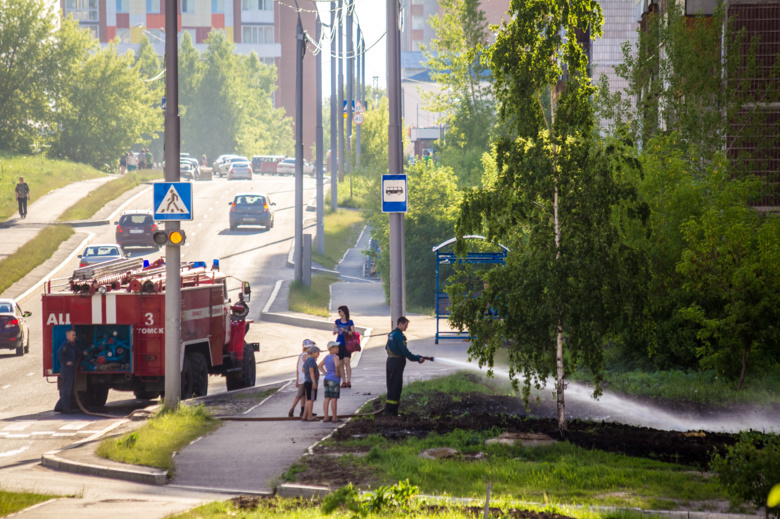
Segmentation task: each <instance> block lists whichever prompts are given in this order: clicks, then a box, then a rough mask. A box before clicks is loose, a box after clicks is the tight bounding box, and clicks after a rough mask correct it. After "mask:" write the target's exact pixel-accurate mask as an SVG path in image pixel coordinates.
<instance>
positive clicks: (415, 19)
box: [412, 14, 425, 30]
mask: <svg viewBox="0 0 780 519" xmlns="http://www.w3.org/2000/svg"><path fill="white" fill-rule="evenodd" d="M412 29H415V30H419V29H425V16H423V15H421V14H415V15H412Z"/></svg>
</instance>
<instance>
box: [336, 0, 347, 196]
mask: <svg viewBox="0 0 780 519" xmlns="http://www.w3.org/2000/svg"><path fill="white" fill-rule="evenodd" d="M343 13H344V0H339V15H342V14H343ZM340 18H341V19H340V20H339V22H338V24H339V30H338V38H339V45H338V48H339V51H338V64H339V106H338V109H339V112H338V116H339V182H343V181H344V162H346V161H345V160H344V112H343V110H342V107H343V106H344V73H343V70H344V63H343V61H344V29H343V24H342V23H341V22H342V19H343V16H340Z"/></svg>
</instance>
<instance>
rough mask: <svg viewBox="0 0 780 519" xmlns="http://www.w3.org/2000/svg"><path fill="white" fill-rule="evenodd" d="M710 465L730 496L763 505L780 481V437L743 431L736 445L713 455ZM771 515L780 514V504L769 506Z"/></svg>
mask: <svg viewBox="0 0 780 519" xmlns="http://www.w3.org/2000/svg"><path fill="white" fill-rule="evenodd" d="M711 468H712V470H714V471H715V472H717V473H718V482H719V484H720V485H721V487H722V488H723V489H724V490H725V491H726V492H728V493H729V495H731V496H732V497H737V498H739V499H742V500H743V501H746V502H749V503H752V504H753V505H755V506H756V507H757V508H761V507H762V506H765V505H766V503H767V496H768V495H769V492H770V491H771V490H772V487H773V486H774V485H775V484H777V483H778V482H780V436H776V435H765V434H760V433H757V432H754V431H748V432H743V433H742V434H741V435H740V439H739V441H738V442H737V444H736V445H734V446H732V447H729V448H728V449H727V451H726V452H725V453H724V454H722V455H721V454H719V453H718V454H716V455H715V456H714V457H713V459H712V464H711ZM770 514H771V515H773V516H774V517H780V507H775V508H767V509H766V515H767V517H769V515H770Z"/></svg>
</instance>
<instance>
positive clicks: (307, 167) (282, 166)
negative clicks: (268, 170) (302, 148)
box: [276, 158, 314, 175]
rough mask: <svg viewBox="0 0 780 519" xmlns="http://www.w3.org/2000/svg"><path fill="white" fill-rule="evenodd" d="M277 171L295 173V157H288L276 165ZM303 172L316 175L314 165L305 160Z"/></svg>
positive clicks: (287, 173) (284, 173) (286, 173)
mask: <svg viewBox="0 0 780 519" xmlns="http://www.w3.org/2000/svg"><path fill="white" fill-rule="evenodd" d="M276 172H277V173H279V174H280V175H295V158H287V159H284V160H283V161H281V162H280V163H279V164H277V165H276ZM303 174H304V175H314V166H312V165H311V164H309V161H307V160H306V159H304V160H303Z"/></svg>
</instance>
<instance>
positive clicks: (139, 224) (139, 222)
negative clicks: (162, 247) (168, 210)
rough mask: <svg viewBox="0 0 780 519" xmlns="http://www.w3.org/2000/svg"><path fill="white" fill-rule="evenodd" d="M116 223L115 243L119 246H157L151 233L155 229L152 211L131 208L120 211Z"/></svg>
mask: <svg viewBox="0 0 780 519" xmlns="http://www.w3.org/2000/svg"><path fill="white" fill-rule="evenodd" d="M114 225H116V229H115V231H116V232H115V235H116V243H117V245H119V246H120V247H157V245H155V243H154V240H152V234H153V233H154V231H156V230H157V224H156V223H154V217H153V216H152V212H151V211H150V210H148V209H133V210H128V211H125V212H123V213H122V216H120V217H119V221H117V222H114Z"/></svg>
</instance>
